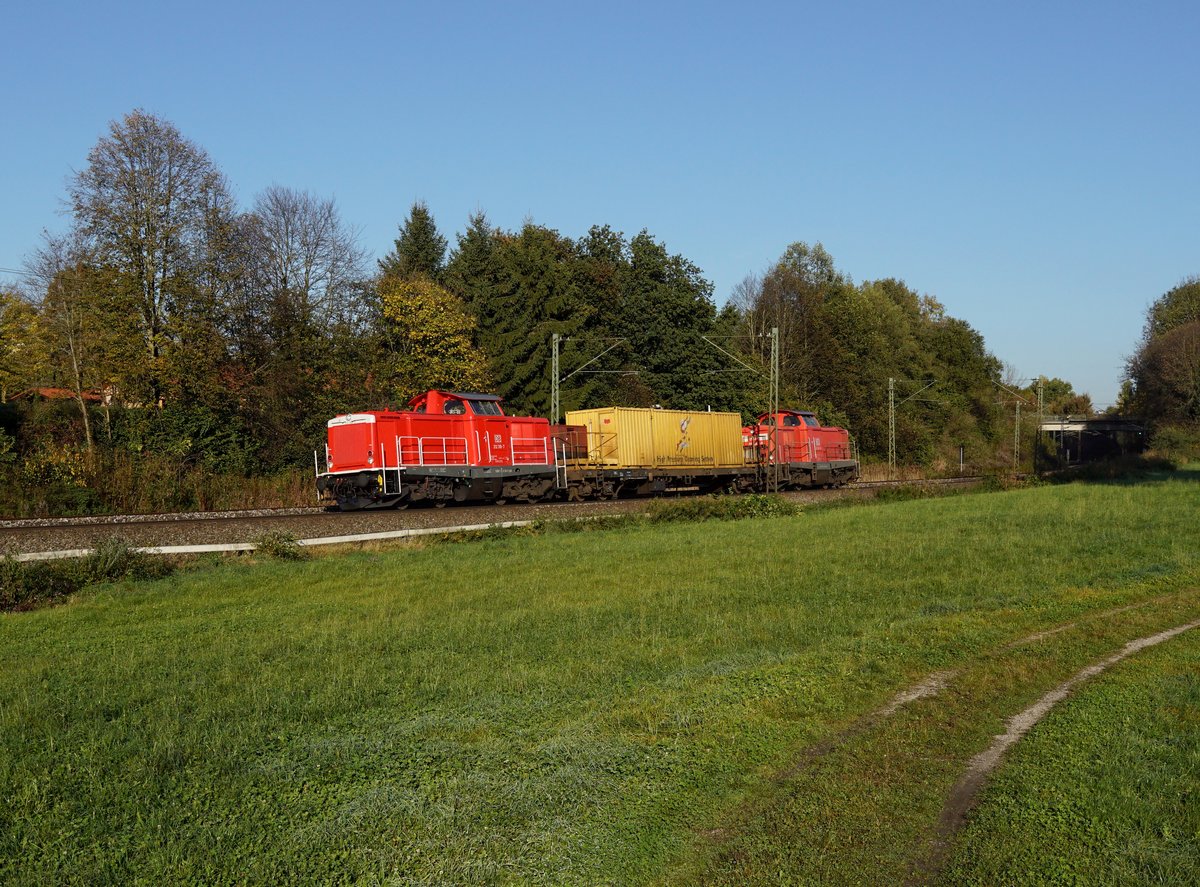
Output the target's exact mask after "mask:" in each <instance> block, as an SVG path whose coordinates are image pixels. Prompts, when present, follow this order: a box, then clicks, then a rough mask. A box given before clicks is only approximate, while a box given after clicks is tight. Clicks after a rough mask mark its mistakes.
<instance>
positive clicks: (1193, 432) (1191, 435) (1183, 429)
mask: <svg viewBox="0 0 1200 887" xmlns="http://www.w3.org/2000/svg"><path fill="white" fill-rule="evenodd" d="M1150 449H1151V451H1152V452H1153V453H1156V454H1159V455H1161V456H1163V457H1165V458H1167V459H1171V460H1173V461H1176V462H1179V463H1182V464H1187V463H1188V462H1194V461H1196V460H1198V459H1200V428H1196V427H1194V426H1185V425H1168V426H1165V427H1163V428H1158V429H1156V430H1155V432H1154V435H1153V437H1151V439H1150Z"/></svg>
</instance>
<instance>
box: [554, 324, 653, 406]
mask: <svg viewBox="0 0 1200 887" xmlns="http://www.w3.org/2000/svg"><path fill="white" fill-rule="evenodd" d="M569 341H571V339H570V337H569V336H560V335H559V334H558V333H552V334H551V335H550V421H551V423H553V424H555V425H557V424H558V416H559V414H560V413H561V412H562V383H563V382H565V381H567V379H569V378H571V377H572V376H574V375H575V374H576V373H585V374H587V375H591V374H601V373H611V374H613V375H617V376H636V375H637V370H589V369H588V367H590V366H591V365H592V364H594V363H595V362H596V361H598V360H599V359H600V358H602V357H603V356H604V355H606V354H608V352H610V351H612V350H613V349H614V348H616V347H617V346H618V345H622V344H624V343H625V340H624V339H608V340H605V341H610V342H612V344H611V345H609V346H608V347H607V348H605V349H604V350H603V351H601V352H600V353H599V354H597V355H596V356H595V357H593V358H592V359H591V360H589V361H588V362H587V363H585V364H583V365H582V366H579V367H576V368H575V369H574V370H572V371H571V372H569V373H567V374H566V375H565V376H563V377H562V378H559V360H558V350H559V346H560V345H561V344H562V343H563V342H569Z"/></svg>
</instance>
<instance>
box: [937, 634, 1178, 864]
mask: <svg viewBox="0 0 1200 887" xmlns="http://www.w3.org/2000/svg"><path fill="white" fill-rule="evenodd" d="M1198 666H1200V631H1193V632H1190V633H1188V634H1185V635H1183V636H1181V637H1179V638H1177V639H1175V640H1173V641H1171V642H1169V643H1167V644H1166V645H1164V646H1162V647H1160V648H1157V649H1154V650H1150V651H1146V652H1144V653H1142V654H1141V655H1140V656H1138V657H1137V658H1136V659H1135V660H1127V661H1126V662H1124V663H1121V664H1120V665H1118V666H1116V667H1115V668H1114V669H1113V670H1112V671H1111V672H1109V673H1108V674H1107V675H1106V676H1104V677H1101V678H1098V679H1096V680H1095V682H1094V683H1092V684H1091V685H1089V686H1086V687H1085V688H1083V689H1082V690H1080V691H1079V692H1078V693H1077V694H1076V695H1075V697H1074V698H1072V699H1071V700H1069V701H1068V702H1067V703H1065V704H1063V705H1061V706H1059V708H1057V709H1056V710H1055V711H1054V712H1052V713H1051V714H1050V715H1049V716H1048V717H1047V718H1046V720H1045V721H1044V722H1043V723H1042V724H1041V725H1039V726H1038V727H1037V728H1036V729H1035V730H1034V731H1033V732H1032V733H1031V734H1030V735H1029V737H1027V739H1026V740H1025V741H1024V742H1023V743H1022V744H1021V745H1020V746H1019V747H1018V748H1017V749H1016V750H1015V751H1014V753H1013V754H1012V756H1011V758H1010V760H1009V762H1008V765H1007V766H1006V767H1005V768H1003V769H1002V770H1001V771H1000V772H999V773H998V774H997V776H996V778H995V779H993V780H992V782H991V783H990V785H989V787H988V789H987V791H986V793H985V794H984V796H983V799H982V803H981V804H980V806H979V807H978V808H977V809H976V810H975V811H974V814H973V815H972V817H971V820H970V824H969V827H968V828H967V829H966V831H965V832H964V834H963V835H962V838H961V843H960V845H959V847H958V853H957V858H956V860H955V863H954V865H953V866H952V867H951V868H950V869H949V870H948V871H947V873H946V878H945V882H946V883H947V884H1097V885H1101V884H1111V885H1134V884H1197V883H1200V668H1198Z"/></svg>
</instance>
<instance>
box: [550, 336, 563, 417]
mask: <svg viewBox="0 0 1200 887" xmlns="http://www.w3.org/2000/svg"><path fill="white" fill-rule="evenodd" d="M561 339H562V336H560V335H559V334H558V333H554V334H553V335H552V336H551V337H550V354H551V357H550V424H551V425H557V424H558V413H559V408H560V407H561V406H562V404H561V402H560V400H559V385H560V384H561V382H560V381H559V378H558V343H559V341H560V340H561Z"/></svg>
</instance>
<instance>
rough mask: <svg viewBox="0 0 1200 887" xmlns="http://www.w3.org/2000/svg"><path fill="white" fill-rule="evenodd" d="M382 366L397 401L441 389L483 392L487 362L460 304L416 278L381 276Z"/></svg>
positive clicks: (486, 385) (470, 319)
mask: <svg viewBox="0 0 1200 887" xmlns="http://www.w3.org/2000/svg"><path fill="white" fill-rule="evenodd" d="M379 299H380V303H381V308H382V314H383V326H384V342H385V348H386V349H387V354H386V355H385V357H384V361H383V365H384V366H385V367H386V372H387V375H388V377H389V378H388V382H389V384H390V388H391V389H392V391H393V392H394V393H395V394H396V396H397V397H398V398H400V399H401V400H405V401H407V400H408V399H409V398H411V397H413V396H415V395H417V394H420V393H421V392H423V391H427V390H429V389H430V388H443V389H448V390H454V391H479V390H486V389H487V388H489V387H490V385H491V379H490V378H489V377H488V372H487V358H486V357H485V356H484V354H483V352H482V351H480V350H479V349H478V348H476V347H475V345H474V343H473V342H472V340H471V337H472V333H473V332H474V330H475V319H474V318H473V317H472V316H471V315H470V313H469V312H468V311H467V310H466V308H465V307H464V306H463V303H462V300H461V299H459V298H458V297H457V296H455V295H454V294H453V293H451V292H449V291H447V290H445V289H443V288H442V287H440V286H438V285H437V284H436V283H433V282H431V281H429V280H427V279H425V278H422V277H418V278H414V279H411V280H404V279H400V278H396V277H391V276H385V277H384V278H383V279H382V280H381V281H380V282H379Z"/></svg>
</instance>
